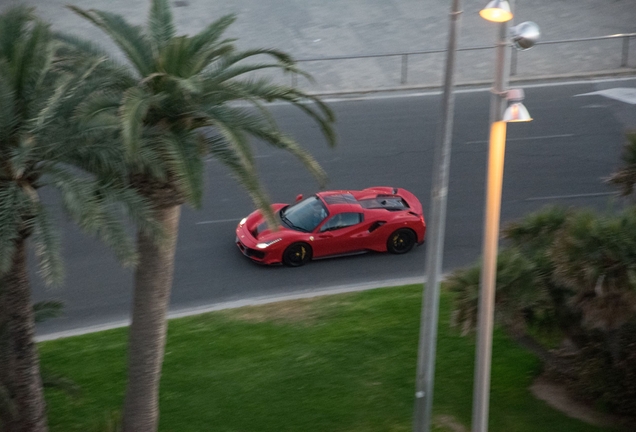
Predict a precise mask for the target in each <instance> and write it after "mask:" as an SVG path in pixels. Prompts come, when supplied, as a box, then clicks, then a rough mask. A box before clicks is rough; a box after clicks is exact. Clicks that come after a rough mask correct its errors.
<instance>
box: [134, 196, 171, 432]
mask: <svg viewBox="0 0 636 432" xmlns="http://www.w3.org/2000/svg"><path fill="white" fill-rule="evenodd" d="M180 213H181V206H180V205H175V206H170V207H164V208H159V209H157V210H156V211H155V217H156V220H157V222H158V223H159V224H160V225H161V227H162V228H163V230H164V234H165V236H166V238H165V241H164V242H161V244H157V243H156V242H155V241H154V240H153V239H152V238H150V237H149V236H148V235H146V234H144V233H143V232H139V234H138V236H137V251H138V253H139V264H138V266H137V269H136V271H135V293H134V303H133V310H132V323H131V326H130V335H129V341H128V387H127V389H126V400H125V402H124V416H123V431H124V432H140V431H143V432H152V431H156V430H157V426H158V424H159V380H160V378H161V365H162V363H163V354H164V348H165V341H166V313H167V310H168V304H169V302H170V289H171V287H172V277H173V273H174V254H175V249H176V243H177V234H178V226H179V215H180Z"/></svg>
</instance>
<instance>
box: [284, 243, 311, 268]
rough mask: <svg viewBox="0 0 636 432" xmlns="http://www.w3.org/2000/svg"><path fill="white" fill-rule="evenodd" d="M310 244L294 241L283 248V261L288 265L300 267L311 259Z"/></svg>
mask: <svg viewBox="0 0 636 432" xmlns="http://www.w3.org/2000/svg"><path fill="white" fill-rule="evenodd" d="M311 253H312V251H311V246H309V245H308V244H307V243H294V244H291V245H289V246H288V247H287V249H285V252H284V253H283V263H285V265H287V266H289V267H300V266H301V265H304V264H306V263H307V262H309V260H311Z"/></svg>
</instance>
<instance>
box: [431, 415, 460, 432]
mask: <svg viewBox="0 0 636 432" xmlns="http://www.w3.org/2000/svg"><path fill="white" fill-rule="evenodd" d="M433 425H434V426H436V427H438V428H440V427H441V428H444V429H445V430H449V431H451V432H468V429H466V426H464V425H463V424H461V423H460V422H458V421H457V420H455V417H453V416H449V415H438V416H435V418H433Z"/></svg>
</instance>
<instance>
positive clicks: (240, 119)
mask: <svg viewBox="0 0 636 432" xmlns="http://www.w3.org/2000/svg"><path fill="white" fill-rule="evenodd" d="M206 113H207V114H208V115H209V116H210V126H218V125H219V124H223V125H229V126H230V127H233V128H235V129H240V130H242V131H244V132H246V133H248V134H250V135H251V136H253V137H255V138H259V139H261V140H263V141H265V142H266V143H268V144H270V145H272V146H273V147H276V148H279V149H282V150H285V151H287V152H289V153H291V154H292V155H294V156H295V157H296V158H297V159H298V160H299V161H300V162H302V163H303V165H305V168H307V169H308V170H309V172H310V173H311V174H312V175H313V176H314V178H315V179H316V180H317V181H318V183H319V185H320V187H323V186H324V185H325V184H326V182H327V175H326V173H325V171H324V170H323V169H322V167H321V166H320V164H318V162H317V161H316V160H315V159H314V158H313V157H312V156H311V155H310V154H309V153H308V152H307V151H306V150H304V149H303V148H302V147H301V146H300V145H298V143H297V142H296V141H294V140H293V139H292V138H291V137H289V136H287V135H285V134H284V133H283V132H281V131H280V130H279V129H278V128H272V127H271V126H270V125H269V124H267V123H264V122H263V121H262V120H261V119H259V118H257V117H255V116H253V115H250V114H249V113H247V112H245V111H243V110H239V109H237V108H230V107H218V106H216V107H210V108H208V109H207V110H206ZM252 163H253V162H252Z"/></svg>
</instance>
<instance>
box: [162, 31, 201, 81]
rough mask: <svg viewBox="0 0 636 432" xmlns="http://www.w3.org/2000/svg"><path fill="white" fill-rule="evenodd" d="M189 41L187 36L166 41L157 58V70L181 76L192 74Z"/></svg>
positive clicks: (185, 76)
mask: <svg viewBox="0 0 636 432" xmlns="http://www.w3.org/2000/svg"><path fill="white" fill-rule="evenodd" d="M190 43H191V42H190V38H188V37H187V36H179V37H173V38H172V39H170V40H169V41H167V42H166V44H165V46H164V48H163V50H162V51H161V54H160V56H159V58H158V65H157V66H158V67H157V68H158V70H159V71H161V72H165V73H168V74H170V75H173V76H176V77H181V78H188V77H190V76H192V75H193V74H192V72H191V69H192V68H191V58H192V56H191V54H190Z"/></svg>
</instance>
